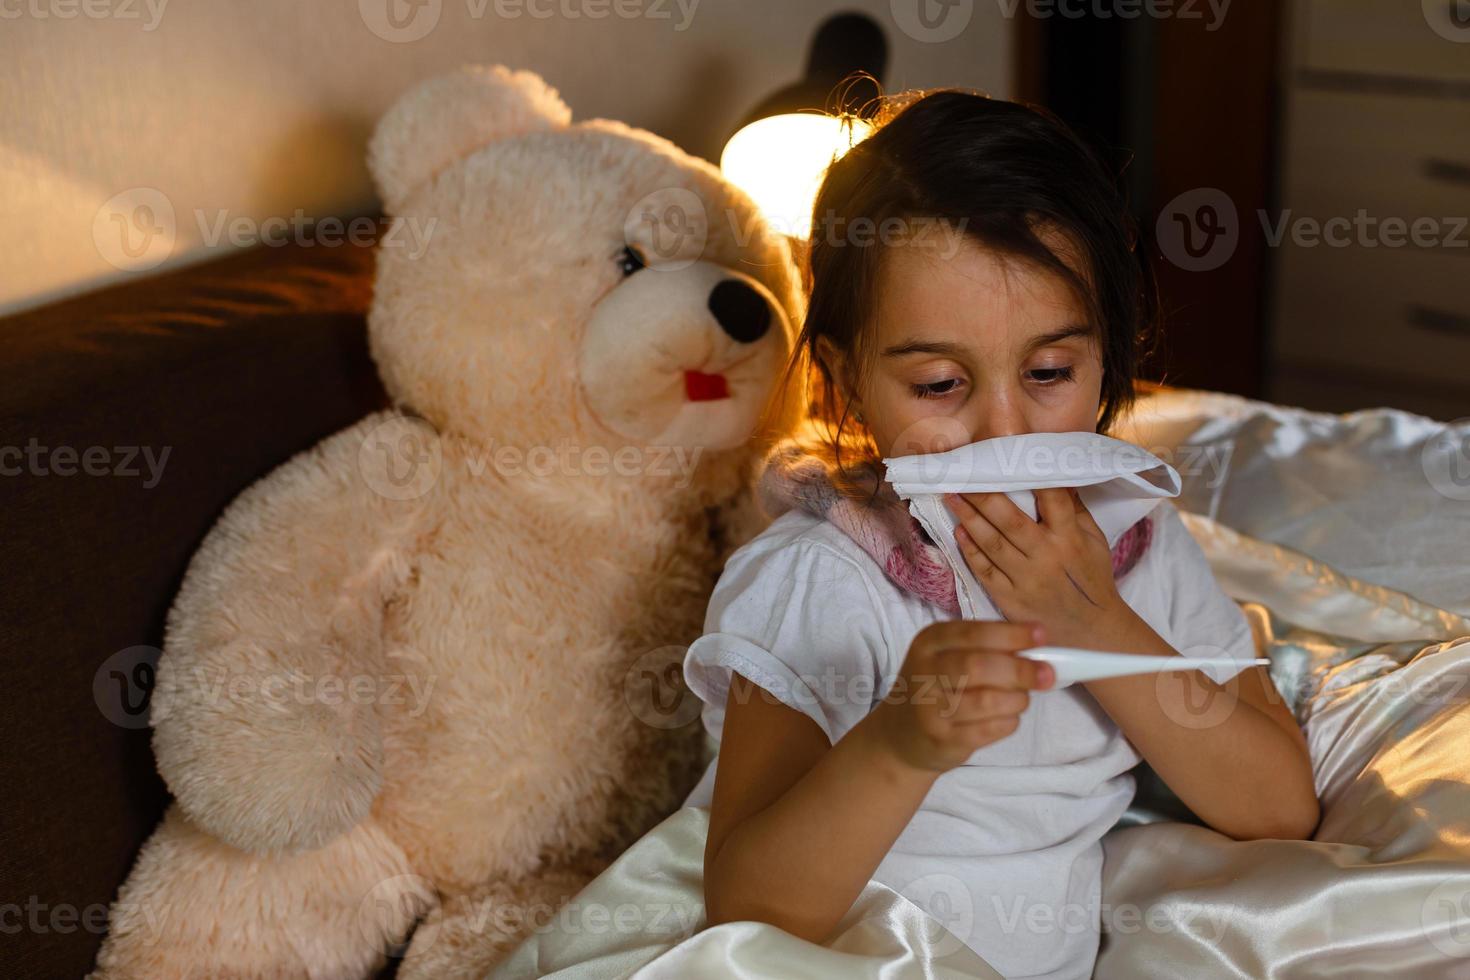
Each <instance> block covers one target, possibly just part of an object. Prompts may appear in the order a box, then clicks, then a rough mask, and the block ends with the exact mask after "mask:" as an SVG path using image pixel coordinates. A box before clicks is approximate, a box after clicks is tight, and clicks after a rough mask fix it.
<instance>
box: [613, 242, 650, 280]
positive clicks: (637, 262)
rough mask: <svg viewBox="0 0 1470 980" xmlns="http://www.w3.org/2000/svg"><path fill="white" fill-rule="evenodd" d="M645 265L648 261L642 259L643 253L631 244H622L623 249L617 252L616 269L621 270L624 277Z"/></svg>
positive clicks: (645, 266)
mask: <svg viewBox="0 0 1470 980" xmlns="http://www.w3.org/2000/svg"><path fill="white" fill-rule="evenodd" d="M647 266H648V263H646V262H644V261H643V255H642V254H641V253H640V252H639V251H638V250H637V249H636V248H634V247H633V246H632V245H626V246H624V247H623V250H622V251H621V252H619V253H618V269H619V270H621V271H622V273H623V278H625V279H626V278H627V277H628V276H631V275H632V274H633V273H635V272H637V271H638V270H639V269H643V268H647Z"/></svg>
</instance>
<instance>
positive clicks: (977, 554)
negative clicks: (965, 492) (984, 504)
mask: <svg viewBox="0 0 1470 980" xmlns="http://www.w3.org/2000/svg"><path fill="white" fill-rule="evenodd" d="M970 496H974V495H973V494H972V495H970ZM944 500H945V503H946V504H947V505H948V506H949V509H950V513H952V514H954V517H955V521H956V522H957V523H956V527H955V541H956V542H958V544H959V545H960V551H961V552H962V553H964V554H965V558H966V560H967V561H970V571H972V572H974V573H975V577H976V578H981V577H982V576H983V575H985V574H988V573H989V572H990V571H991V568H992V567H994V568H995V569H996V570H998V571H1002V572H1003V571H1005V569H1006V568H1007V567H1014V565H1015V563H1016V562H1017V561H1018V560H1019V559H1021V558H1024V557H1025V555H1024V554H1022V553H1021V551H1020V550H1019V549H1017V548H1016V546H1015V545H1013V544H1012V543H1011V542H1010V541H1008V540H1006V536H1005V535H1004V534H1002V533H1001V532H1000V530H999V529H997V528H996V527H995V525H993V524H991V523H990V521H989V520H987V519H986V517H985V515H983V514H981V513H980V511H979V510H977V509H976V508H975V506H974V504H972V503H971V502H970V501H969V500H967V499H965V497H963V496H961V495H960V494H945V495H944ZM1022 516H1024V515H1022ZM962 530H963V532H964V534H961V531H962ZM967 536H968V541H967V540H966V537H967ZM967 546H968V548H969V550H968V551H966V547H967ZM972 556H973V557H972Z"/></svg>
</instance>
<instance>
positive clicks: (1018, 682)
mask: <svg viewBox="0 0 1470 980" xmlns="http://www.w3.org/2000/svg"><path fill="white" fill-rule="evenodd" d="M1041 629H1042V628H1041V626H1040V625H1038V624H1036V623H1009V622H1003V621H997V622H989V621H984V622H982V621H979V620H966V619H956V620H944V621H941V622H937V623H932V624H930V625H929V626H926V627H925V628H924V629H922V630H920V631H919V633H918V635H917V636H915V637H914V640H913V642H912V643H911V644H910V645H909V652H908V656H907V657H905V658H904V662H903V667H902V669H901V670H900V671H899V676H898V677H897V678H896V679H895V680H894V683H893V687H892V689H891V690H890V691H889V692H888V695H887V696H886V697H884V699H883V701H882V702H881V703H880V704H879V705H878V706H877V707H876V708H874V709H873V713H874V714H879V713H882V721H881V723H880V724H879V726H878V734H879V737H880V739H881V740H882V742H883V744H884V745H885V746H886V747H887V748H888V749H889V750H891V751H892V752H893V753H894V754H895V755H896V756H897V757H898V758H899V759H900V761H902V762H904V763H905V764H907V765H909V766H912V767H914V768H916V769H923V770H929V771H936V772H945V771H947V770H949V769H953V768H954V767H955V766H958V765H961V764H962V763H964V761H965V760H966V759H968V758H969V757H970V756H971V755H972V754H974V752H975V751H976V750H978V749H981V748H983V747H984V746H986V745H989V744H990V743H991V742H998V741H1000V740H1001V739H1003V738H1005V737H1006V736H1007V735H1009V734H1011V733H1012V732H1014V731H1015V730H1016V728H1017V727H1018V726H1019V725H1020V724H1021V712H1023V711H1025V710H1026V707H1027V706H1028V705H1029V704H1030V703H1031V696H1030V693H1029V692H1030V691H1032V690H1046V689H1047V688H1049V687H1051V685H1052V683H1053V682H1054V681H1055V680H1056V675H1055V672H1054V671H1053V670H1052V668H1051V666H1050V665H1049V664H1045V663H1042V662H1040V661H1036V660H1028V659H1026V658H1025V657H1019V656H1017V655H1016V651H1017V650H1025V649H1027V648H1029V647H1033V646H1036V645H1038V644H1039V643H1041V642H1043V640H1042V632H1041Z"/></svg>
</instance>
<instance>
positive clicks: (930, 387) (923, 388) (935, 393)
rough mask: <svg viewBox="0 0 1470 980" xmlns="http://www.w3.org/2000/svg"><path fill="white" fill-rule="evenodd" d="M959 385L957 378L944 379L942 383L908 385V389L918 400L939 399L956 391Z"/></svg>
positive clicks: (931, 382)
mask: <svg viewBox="0 0 1470 980" xmlns="http://www.w3.org/2000/svg"><path fill="white" fill-rule="evenodd" d="M960 384H961V382H960V379H959V378H946V379H945V380H943V381H930V382H928V383H926V384H916V385H910V386H909V387H911V388H912V389H913V392H914V394H915V395H917V396H918V397H920V398H940V397H943V396H944V395H948V394H950V393H951V392H953V391H955V390H956V389H958V388H959V386H960Z"/></svg>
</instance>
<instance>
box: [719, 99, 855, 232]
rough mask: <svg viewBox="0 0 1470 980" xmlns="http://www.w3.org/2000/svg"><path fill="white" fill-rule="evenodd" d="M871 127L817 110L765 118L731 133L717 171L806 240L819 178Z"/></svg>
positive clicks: (783, 228)
mask: <svg viewBox="0 0 1470 980" xmlns="http://www.w3.org/2000/svg"><path fill="white" fill-rule="evenodd" d="M870 129H871V127H870V126H869V125H868V123H866V122H864V121H863V120H862V119H859V118H858V117H856V116H829V115H826V114H823V113H815V112H791V113H785V114H783V115H779V116H767V117H766V118H764V119H757V120H756V121H755V122H753V123H751V124H750V125H748V126H746V127H745V128H744V129H742V130H740V132H738V133H736V134H735V135H734V136H732V137H730V142H728V143H726V144H725V152H724V153H723V154H722V155H721V156H720V169H721V170H723V171H724V173H725V177H726V179H728V180H729V181H730V182H731V183H732V184H734V185H735V186H736V187H739V188H740V189H741V190H743V191H745V193H747V194H749V195H750V197H751V199H752V200H754V201H755V203H756V206H757V207H759V208H760V209H761V213H762V214H764V215H765V217H766V220H767V221H768V222H770V224H771V225H772V226H773V227H774V228H775V229H776V230H777V231H780V232H782V233H784V234H787V235H790V236H792V237H793V238H806V237H807V236H808V235H810V234H811V225H812V204H813V202H814V201H815V200H816V196H817V190H818V189H819V188H820V187H821V186H822V176H823V175H824V174H825V173H826V172H827V168H828V167H829V166H831V165H832V162H833V161H834V160H837V159H839V158H840V157H841V156H842V155H843V154H844V153H846V152H847V151H848V150H849V149H851V148H852V147H853V146H854V145H856V144H857V143H858V142H859V141H861V140H862V139H863V138H864V137H865V136H867V135H868V132H869V131H870Z"/></svg>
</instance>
